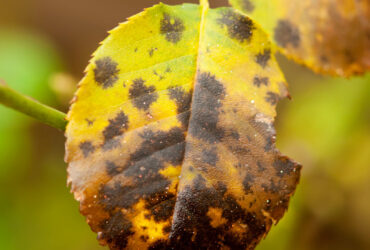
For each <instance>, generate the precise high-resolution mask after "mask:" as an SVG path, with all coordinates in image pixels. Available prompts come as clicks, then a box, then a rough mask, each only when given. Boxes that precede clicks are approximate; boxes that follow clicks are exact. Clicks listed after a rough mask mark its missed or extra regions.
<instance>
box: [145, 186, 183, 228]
mask: <svg viewBox="0 0 370 250" xmlns="http://www.w3.org/2000/svg"><path fill="white" fill-rule="evenodd" d="M175 203H176V196H175V195H174V194H172V193H166V192H163V193H159V194H157V195H156V196H153V197H152V198H151V199H147V204H146V207H145V208H146V209H150V217H151V216H153V218H154V220H155V221H156V222H160V221H166V220H168V219H169V218H171V216H172V214H173V210H174V208H175Z"/></svg>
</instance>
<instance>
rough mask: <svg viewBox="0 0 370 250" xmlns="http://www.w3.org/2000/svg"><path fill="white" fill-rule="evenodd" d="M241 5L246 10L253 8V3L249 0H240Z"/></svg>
mask: <svg viewBox="0 0 370 250" xmlns="http://www.w3.org/2000/svg"><path fill="white" fill-rule="evenodd" d="M241 5H242V8H243V10H245V11H246V12H252V11H253V10H254V4H253V3H252V2H251V1H250V0H242V1H241Z"/></svg>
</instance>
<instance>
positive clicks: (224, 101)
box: [66, 4, 300, 249]
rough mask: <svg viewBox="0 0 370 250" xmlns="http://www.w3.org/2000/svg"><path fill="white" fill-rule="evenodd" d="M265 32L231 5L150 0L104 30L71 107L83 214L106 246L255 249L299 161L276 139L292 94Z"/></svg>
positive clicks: (284, 200) (72, 170)
mask: <svg viewBox="0 0 370 250" xmlns="http://www.w3.org/2000/svg"><path fill="white" fill-rule="evenodd" d="M272 52H273V51H272V48H271V46H270V44H269V42H268V41H267V37H266V35H265V34H264V33H263V32H262V31H261V29H260V28H259V27H258V26H256V25H255V23H253V22H252V21H251V20H250V19H249V18H247V17H245V16H243V15H241V14H238V13H236V12H235V11H233V10H232V9H230V8H220V9H208V6H207V4H204V5H203V6H199V5H192V4H184V5H180V6H167V5H164V4H159V5H156V6H154V7H152V8H149V9H146V10H145V11H144V12H142V13H140V14H138V15H136V16H134V17H132V18H130V19H129V20H128V21H127V22H126V23H123V24H120V25H119V26H118V27H117V28H115V29H114V30H113V31H111V32H110V35H109V36H108V37H107V38H106V39H105V40H104V41H103V43H102V45H101V47H100V48H99V49H98V50H97V51H96V52H95V53H94V56H93V59H92V60H91V63H90V64H89V66H88V67H87V70H86V71H87V73H86V76H85V78H84V79H83V80H82V81H81V83H80V88H79V90H78V91H77V94H76V98H75V101H74V103H73V105H72V106H71V110H70V112H69V114H68V120H69V124H68V127H67V131H66V136H67V142H66V152H67V154H66V161H67V162H69V167H68V173H69V179H68V181H69V183H71V186H72V192H73V193H74V195H75V198H76V199H77V200H78V201H80V204H81V206H80V208H81V213H82V214H84V215H85V216H86V218H87V222H88V223H89V225H90V226H91V228H92V230H93V231H94V232H97V233H98V238H99V241H100V243H101V244H108V245H109V247H110V248H111V249H124V248H128V249H147V248H148V249H163V248H165V249H166V248H167V249H170V248H177V249H203V248H205V249H206V248H215V249H226V248H231V249H243V248H244V249H252V248H254V246H255V245H256V244H257V243H258V242H259V241H260V240H261V238H262V237H263V236H264V235H265V234H266V233H267V232H268V230H269V229H270V227H271V225H272V224H273V223H275V222H277V221H278V220H279V219H280V218H281V217H282V215H283V214H284V212H285V210H286V209H287V206H288V202H289V197H290V196H291V195H292V194H293V192H294V190H295V187H296V184H297V182H298V179H299V172H300V166H299V165H298V164H296V163H294V162H293V161H291V160H289V159H288V158H287V157H285V156H282V155H280V153H279V152H278V151H277V150H276V149H275V132H274V129H273V120H274V117H275V106H276V103H277V102H278V100H279V99H280V98H282V97H286V96H287V95H288V93H287V90H286V84H285V79H284V77H283V75H282V73H281V72H280V69H279V68H278V65H277V63H276V61H275V58H274V55H273V53H272Z"/></svg>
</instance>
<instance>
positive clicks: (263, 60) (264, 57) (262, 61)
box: [256, 49, 271, 68]
mask: <svg viewBox="0 0 370 250" xmlns="http://www.w3.org/2000/svg"><path fill="white" fill-rule="evenodd" d="M270 58H271V50H270V49H265V50H264V51H263V52H262V53H259V54H257V56H256V62H257V63H258V64H259V65H261V67H262V68H264V67H266V65H267V63H268V61H269V60H270Z"/></svg>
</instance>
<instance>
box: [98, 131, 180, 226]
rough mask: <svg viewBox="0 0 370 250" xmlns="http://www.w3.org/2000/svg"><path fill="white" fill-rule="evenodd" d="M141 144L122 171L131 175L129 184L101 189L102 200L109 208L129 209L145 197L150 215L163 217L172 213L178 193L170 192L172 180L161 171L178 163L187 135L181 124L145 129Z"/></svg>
mask: <svg viewBox="0 0 370 250" xmlns="http://www.w3.org/2000/svg"><path fill="white" fill-rule="evenodd" d="M140 137H141V138H142V139H143V140H142V142H141V144H140V146H139V147H138V148H137V149H136V150H135V151H134V152H132V153H131V154H130V155H129V159H128V161H127V163H126V164H125V166H123V167H122V171H121V174H122V175H124V176H125V177H127V178H130V182H129V183H125V182H123V183H122V182H120V181H117V182H114V183H112V185H104V186H102V187H101V189H100V191H99V197H100V203H101V204H102V205H104V208H105V209H106V210H107V211H111V210H114V209H116V208H117V207H118V208H124V209H128V208H131V207H132V206H133V205H134V204H136V203H137V202H138V201H139V199H144V200H145V208H146V209H147V210H148V211H150V213H149V214H148V217H151V216H153V217H154V219H155V220H163V219H164V218H167V217H168V216H169V215H172V210H173V207H174V204H175V196H174V195H173V194H171V193H170V192H168V188H169V186H170V185H171V182H170V181H169V180H168V179H167V178H165V177H164V176H163V175H162V174H161V173H160V172H161V170H163V169H164V168H165V165H166V163H167V164H168V163H169V164H171V165H174V166H176V165H179V164H181V162H182V159H183V157H184V151H185V144H184V140H185V134H184V131H183V130H182V129H180V128H178V127H174V128H172V129H170V130H169V131H157V132H153V131H151V130H146V131H144V132H143V133H141V134H140Z"/></svg>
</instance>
